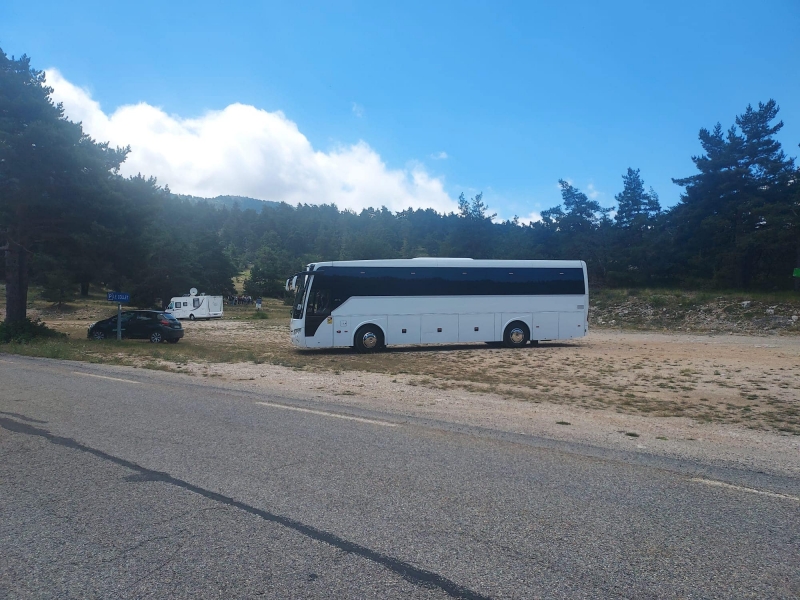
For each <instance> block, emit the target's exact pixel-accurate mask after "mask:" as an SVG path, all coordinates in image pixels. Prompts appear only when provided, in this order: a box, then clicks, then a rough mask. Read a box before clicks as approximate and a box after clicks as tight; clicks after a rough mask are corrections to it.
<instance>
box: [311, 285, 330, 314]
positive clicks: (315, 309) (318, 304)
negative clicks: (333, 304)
mask: <svg viewBox="0 0 800 600" xmlns="http://www.w3.org/2000/svg"><path fill="white" fill-rule="evenodd" d="M330 299H331V292H330V290H327V289H321V290H314V296H313V297H312V298H311V303H310V306H309V312H310V313H311V314H314V315H327V314H328V313H330V311H331V309H330Z"/></svg>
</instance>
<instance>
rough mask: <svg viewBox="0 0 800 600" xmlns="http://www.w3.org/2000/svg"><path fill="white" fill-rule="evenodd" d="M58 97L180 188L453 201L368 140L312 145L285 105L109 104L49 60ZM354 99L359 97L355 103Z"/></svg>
mask: <svg viewBox="0 0 800 600" xmlns="http://www.w3.org/2000/svg"><path fill="white" fill-rule="evenodd" d="M47 80H48V84H49V85H51V86H52V87H53V89H54V92H53V99H54V100H55V101H56V102H62V103H63V104H64V109H65V111H66V114H67V116H68V117H69V118H70V119H72V120H73V121H82V122H83V126H84V130H85V131H86V132H87V133H88V134H89V135H91V136H92V137H93V138H95V139H97V140H98V141H109V142H111V144H112V145H118V146H127V145H130V146H131V153H130V154H129V155H128V159H127V161H126V162H125V164H124V165H123V167H122V173H123V174H125V175H135V174H136V173H142V174H143V175H148V176H150V175H153V176H155V177H157V178H158V181H159V183H160V184H162V185H164V184H169V186H170V189H172V191H174V192H177V193H181V194H192V195H195V196H206V197H212V196H217V195H225V194H231V195H239V196H250V197H253V198H261V199H263V200H275V201H284V202H288V203H289V204H297V203H298V202H301V203H308V204H323V203H326V204H330V203H335V204H336V205H337V206H338V207H339V208H341V209H352V210H356V211H358V210H361V209H362V208H365V207H368V206H373V207H379V206H382V205H383V206H386V207H387V208H389V209H391V210H402V209H404V208H408V207H413V208H428V207H430V208H434V209H435V210H437V211H439V212H449V211H451V210H455V208H456V203H455V202H454V201H453V199H452V198H450V197H449V196H448V195H447V193H446V192H445V191H444V185H443V180H442V178H440V177H436V176H433V175H430V174H429V173H428V172H427V171H426V170H425V169H424V168H423V167H422V166H421V165H420V164H418V163H410V164H409V165H408V166H406V167H405V168H402V169H390V168H389V167H387V166H386V164H385V163H384V162H383V161H382V160H381V157H380V155H378V153H377V152H375V150H373V149H372V148H371V147H370V146H369V144H367V143H366V142H364V141H359V142H358V143H356V144H352V145H349V146H345V145H343V146H338V147H335V148H333V149H331V150H329V151H328V152H324V151H321V150H316V149H314V148H313V147H312V146H311V143H310V142H309V141H308V138H306V136H304V135H303V134H302V133H301V132H300V131H299V130H298V128H297V125H296V124H295V123H294V122H292V121H291V120H289V119H288V118H286V116H285V115H284V114H283V113H282V112H280V111H277V112H267V111H265V110H261V109H258V108H256V107H254V106H248V105H244V104H231V105H230V106H227V107H225V108H224V109H222V110H218V111H209V112H207V113H205V114H203V115H202V116H200V117H197V118H184V117H181V116H178V115H168V114H167V113H165V112H164V111H163V110H162V109H160V108H157V107H154V106H151V105H149V104H146V103H144V102H140V103H139V104H131V105H126V106H121V107H119V108H117V109H116V110H115V111H114V112H113V113H110V114H107V113H105V112H103V110H102V108H101V107H100V104H99V103H98V102H96V101H95V100H93V99H92V97H91V95H90V94H89V93H88V92H87V91H86V90H83V89H81V88H79V87H77V86H75V85H73V84H71V83H70V82H69V81H67V80H66V79H65V78H64V77H63V76H62V75H61V74H60V73H59V72H58V71H57V70H55V69H48V70H47ZM355 106H356V105H354V107H355Z"/></svg>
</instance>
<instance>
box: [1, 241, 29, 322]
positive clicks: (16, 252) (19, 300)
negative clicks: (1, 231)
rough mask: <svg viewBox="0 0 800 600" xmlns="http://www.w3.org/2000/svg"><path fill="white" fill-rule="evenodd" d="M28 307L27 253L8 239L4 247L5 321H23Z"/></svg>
mask: <svg viewBox="0 0 800 600" xmlns="http://www.w3.org/2000/svg"><path fill="white" fill-rule="evenodd" d="M27 309H28V253H27V251H26V250H25V249H24V248H23V247H22V246H20V245H19V244H17V243H14V242H12V241H10V240H9V243H8V247H7V248H6V319H5V321H6V323H13V322H15V321H23V320H25V317H26V316H27Z"/></svg>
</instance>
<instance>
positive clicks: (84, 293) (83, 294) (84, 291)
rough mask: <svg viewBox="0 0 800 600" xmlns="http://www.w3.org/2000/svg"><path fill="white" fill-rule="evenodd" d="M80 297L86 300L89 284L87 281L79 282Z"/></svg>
mask: <svg viewBox="0 0 800 600" xmlns="http://www.w3.org/2000/svg"><path fill="white" fill-rule="evenodd" d="M81 297H82V298H88V297H89V282H88V281H81Z"/></svg>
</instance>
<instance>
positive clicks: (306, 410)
mask: <svg viewBox="0 0 800 600" xmlns="http://www.w3.org/2000/svg"><path fill="white" fill-rule="evenodd" d="M256 404H260V405H261V406H271V407H273V408H284V409H286V410H294V411H297V412H304V413H310V414H312V415H321V416H323V417H333V418H335V419H345V420H347V421H358V422H359V423H369V424H371V425H380V426H382V427H397V425H398V424H397V423H389V422H388V421H376V420H374V419H364V418H362V417H351V416H350V415H339V414H336V413H332V412H325V411H324V410H312V409H310V408H300V407H298V406H286V405H285V404H274V403H272V402H256Z"/></svg>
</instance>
